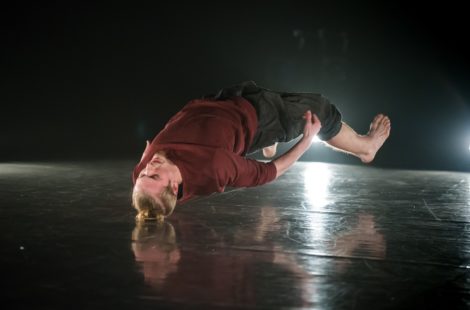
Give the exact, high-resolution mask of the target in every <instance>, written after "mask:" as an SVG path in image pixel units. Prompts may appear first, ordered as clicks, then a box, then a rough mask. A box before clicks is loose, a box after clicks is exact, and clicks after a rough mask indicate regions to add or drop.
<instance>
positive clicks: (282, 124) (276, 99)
mask: <svg viewBox="0 0 470 310" xmlns="http://www.w3.org/2000/svg"><path fill="white" fill-rule="evenodd" d="M233 96H241V97H244V98H245V99H247V100H248V101H250V102H251V104H252V105H253V106H254V108H255V109H256V113H257V116H258V129H257V132H256V134H255V138H254V139H253V143H252V144H251V146H250V148H249V150H248V152H247V153H248V154H249V153H253V152H256V151H258V150H260V149H262V148H264V147H266V146H270V145H273V144H274V143H276V142H289V141H291V140H293V139H295V138H297V137H299V136H300V135H301V134H302V133H303V129H304V125H305V120H304V119H303V115H304V113H305V112H306V111H307V110H310V111H312V113H314V114H316V115H317V116H318V118H319V119H320V121H321V124H322V128H321V130H320V132H319V133H318V137H319V138H320V139H321V140H323V141H327V140H330V139H331V138H333V137H334V136H336V135H337V134H338V132H339V131H340V129H341V124H342V123H341V113H340V112H339V111H338V109H337V108H336V107H335V106H334V105H333V104H331V103H330V101H329V100H328V99H327V98H325V97H324V96H322V95H321V94H315V93H287V92H277V91H272V90H269V89H266V88H262V87H259V86H257V85H256V83H255V82H253V81H247V82H243V83H240V84H237V85H233V86H231V87H227V88H223V89H221V90H220V91H219V92H218V93H217V94H216V95H215V96H214V97H215V98H216V99H219V100H223V99H227V98H230V97H233Z"/></svg>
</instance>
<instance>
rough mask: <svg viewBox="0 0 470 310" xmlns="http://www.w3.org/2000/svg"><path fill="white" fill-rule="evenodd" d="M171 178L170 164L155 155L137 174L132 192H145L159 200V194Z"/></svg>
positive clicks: (158, 155)
mask: <svg viewBox="0 0 470 310" xmlns="http://www.w3.org/2000/svg"><path fill="white" fill-rule="evenodd" d="M171 177H172V175H171V169H170V163H168V161H167V160H166V159H165V157H163V156H162V155H161V154H158V153H157V154H155V155H153V157H152V159H151V160H150V161H149V162H148V163H147V165H146V166H145V168H144V169H142V171H141V172H140V173H139V176H138V177H137V180H136V182H135V186H134V190H135V191H143V192H146V193H147V194H149V195H150V196H152V197H154V198H155V199H157V200H159V196H160V194H161V193H162V192H163V191H164V189H165V188H166V187H167V186H168V184H171V182H172V181H173V180H172V179H171ZM175 194H176V193H175Z"/></svg>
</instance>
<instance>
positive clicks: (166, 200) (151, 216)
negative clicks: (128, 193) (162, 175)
mask: <svg viewBox="0 0 470 310" xmlns="http://www.w3.org/2000/svg"><path fill="white" fill-rule="evenodd" d="M159 198H160V199H159V200H160V201H159V200H157V199H155V198H154V197H152V196H150V195H149V194H147V193H146V192H144V191H136V190H134V192H133V193H132V205H133V206H134V208H135V209H136V210H137V212H138V213H137V216H136V219H137V220H139V221H142V220H163V218H164V217H165V216H169V215H170V214H171V213H172V212H173V210H174V208H175V206H176V195H175V194H174V193H173V189H172V188H171V185H170V184H168V186H166V187H165V189H164V190H163V192H162V193H161V194H160V196H159Z"/></svg>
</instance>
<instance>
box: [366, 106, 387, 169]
mask: <svg viewBox="0 0 470 310" xmlns="http://www.w3.org/2000/svg"><path fill="white" fill-rule="evenodd" d="M390 129H391V123H390V119H389V118H388V116H385V115H383V114H378V115H376V116H375V117H374V120H373V121H372V123H371V124H370V130H369V132H368V133H367V135H366V137H368V138H369V139H370V140H369V141H370V142H369V143H370V149H369V151H368V152H367V153H366V154H364V155H361V156H360V158H361V161H362V162H363V163H370V162H371V161H372V160H374V157H375V154H376V153H377V151H378V150H379V149H380V148H381V147H382V145H383V144H384V142H385V140H387V138H388V136H389V135H390Z"/></svg>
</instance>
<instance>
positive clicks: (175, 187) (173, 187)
mask: <svg viewBox="0 0 470 310" xmlns="http://www.w3.org/2000/svg"><path fill="white" fill-rule="evenodd" d="M178 186H179V184H178V182H171V191H172V192H173V194H175V196H178Z"/></svg>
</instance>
